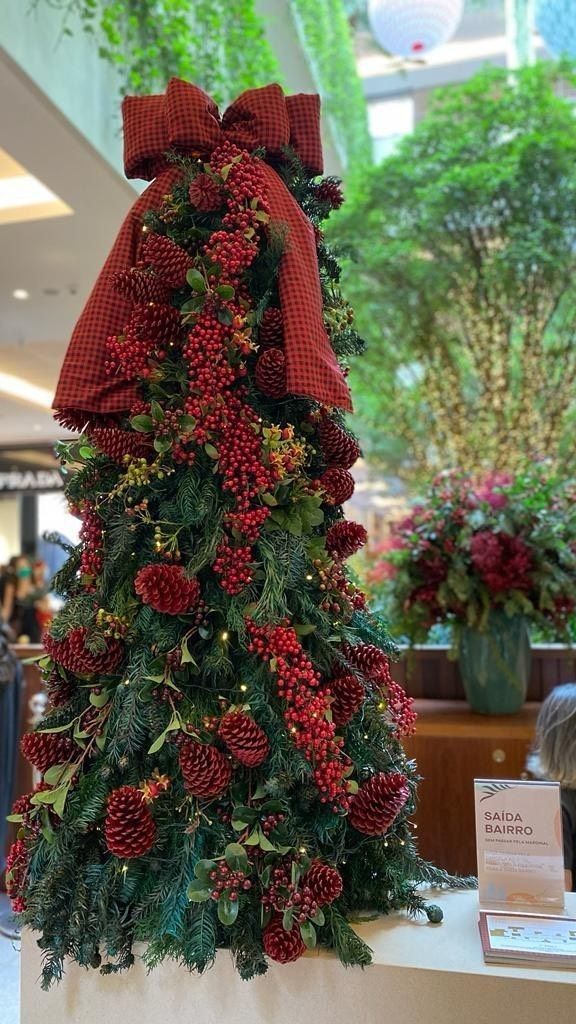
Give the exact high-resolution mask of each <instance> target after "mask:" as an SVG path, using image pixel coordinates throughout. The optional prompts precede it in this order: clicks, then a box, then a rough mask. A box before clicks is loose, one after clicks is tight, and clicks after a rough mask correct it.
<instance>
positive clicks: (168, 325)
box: [125, 302, 180, 348]
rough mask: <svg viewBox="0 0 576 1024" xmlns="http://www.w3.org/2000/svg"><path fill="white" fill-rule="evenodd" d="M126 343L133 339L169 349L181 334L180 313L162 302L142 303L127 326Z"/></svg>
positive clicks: (134, 311) (135, 307)
mask: <svg viewBox="0 0 576 1024" xmlns="http://www.w3.org/2000/svg"><path fill="white" fill-rule="evenodd" d="M125 333H126V341H127V342H128V343H130V341H131V340H132V339H137V340H138V341H145V342H149V343H151V344H153V345H154V346H155V347H156V348H159V347H161V346H165V347H167V346H168V345H169V344H170V342H171V341H174V340H175V338H177V337H178V335H179V334H180V313H179V312H178V310H177V309H175V308H174V306H167V305H166V304H165V303H161V302H146V303H143V302H140V303H138V305H137V306H134V309H133V310H132V315H131V317H130V320H129V322H128V324H127V325H126V332H125Z"/></svg>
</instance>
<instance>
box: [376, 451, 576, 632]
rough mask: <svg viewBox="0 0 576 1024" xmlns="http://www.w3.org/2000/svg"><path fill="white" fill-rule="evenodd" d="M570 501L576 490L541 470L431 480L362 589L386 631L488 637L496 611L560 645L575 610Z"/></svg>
mask: <svg viewBox="0 0 576 1024" xmlns="http://www.w3.org/2000/svg"><path fill="white" fill-rule="evenodd" d="M575 498H576V484H574V483H572V482H562V481H559V480H557V479H554V478H549V477H548V476H547V475H546V473H545V470H544V469H538V470H536V471H534V472H531V473H526V474H523V475H520V476H517V477H516V478H513V477H511V476H510V475H508V474H504V473H492V474H490V475H489V476H485V477H483V478H481V479H478V478H474V477H472V476H471V475H469V474H466V473H463V472H460V471H453V472H447V473H442V474H440V475H439V476H437V477H436V478H435V479H434V481H433V482H432V484H431V486H430V488H429V489H428V491H427V493H426V495H425V497H424V499H423V500H422V501H421V502H419V503H418V504H416V505H414V506H413V508H412V510H411V512H410V514H409V515H408V516H407V517H406V518H405V519H403V520H402V521H401V522H399V523H397V524H396V525H395V526H394V527H393V529H392V531H391V535H390V537H389V538H388V540H387V541H385V542H384V543H383V544H382V545H380V547H379V548H378V549H377V550H376V551H375V552H373V554H372V556H371V567H370V569H369V573H368V578H369V582H370V585H371V587H372V589H373V591H374V592H375V593H376V594H377V595H378V596H379V597H380V598H381V599H382V601H383V604H384V607H385V609H386V612H387V614H388V615H389V618H390V621H391V624H392V626H393V628H394V629H395V630H396V631H397V632H398V631H400V632H402V633H404V634H405V635H406V636H408V638H409V639H410V640H411V641H412V642H422V641H424V640H425V639H426V638H427V636H428V633H429V631H430V629H431V628H432V627H433V626H434V625H435V624H436V623H448V624H451V625H458V624H464V625H468V626H473V627H475V628H478V629H479V630H485V629H486V628H487V625H488V620H489V614H490V611H491V609H494V608H500V609H503V610H504V612H505V613H506V614H507V615H509V616H514V615H524V616H527V617H528V618H529V619H530V620H532V622H533V623H534V624H535V625H536V627H537V628H539V629H540V630H542V631H543V632H544V634H546V635H548V636H550V635H553V636H554V637H556V638H558V637H560V638H567V637H568V636H569V627H570V619H571V616H572V614H573V612H574V610H575V608H576V504H575Z"/></svg>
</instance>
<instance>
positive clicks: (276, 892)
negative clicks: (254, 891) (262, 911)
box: [262, 863, 319, 924]
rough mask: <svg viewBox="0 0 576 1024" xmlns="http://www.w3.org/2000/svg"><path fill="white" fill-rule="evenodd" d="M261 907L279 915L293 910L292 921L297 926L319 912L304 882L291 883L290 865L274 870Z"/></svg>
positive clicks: (311, 893) (310, 891)
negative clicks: (296, 923)
mask: <svg viewBox="0 0 576 1024" xmlns="http://www.w3.org/2000/svg"><path fill="white" fill-rule="evenodd" d="M262 905H263V906H264V907H265V908H266V910H277V911H278V912H279V913H284V912H285V911H286V910H293V911H294V920H295V921H297V922H298V924H304V922H305V921H308V920H309V918H311V917H315V915H316V914H317V913H318V910H319V906H318V903H317V901H316V899H315V897H314V893H313V892H312V890H311V889H310V887H309V886H308V885H306V880H305V879H304V881H303V882H302V883H301V884H298V883H297V882H292V877H291V864H290V863H288V864H286V865H283V866H282V867H277V868H274V870H273V872H272V878H271V881H270V885H269V886H268V888H267V889H266V890H265V891H264V893H263V895H262Z"/></svg>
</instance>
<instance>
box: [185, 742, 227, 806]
mask: <svg viewBox="0 0 576 1024" xmlns="http://www.w3.org/2000/svg"><path fill="white" fill-rule="evenodd" d="M178 757H179V761H180V769H181V771H182V775H183V778H184V787H185V789H186V790H187V791H188V793H192V795H193V796H198V797H204V798H207V797H213V796H220V794H221V793H223V792H224V790H225V789H227V788H228V785H229V783H230V779H231V777H232V768H231V767H230V762H229V761H228V760H227V758H226V757H224V754H222V753H221V752H220V751H219V750H217V748H216V747H212V746H207V745H205V744H203V743H196V741H195V740H185V741H184V743H182V744H181V746H180V751H179V754H178Z"/></svg>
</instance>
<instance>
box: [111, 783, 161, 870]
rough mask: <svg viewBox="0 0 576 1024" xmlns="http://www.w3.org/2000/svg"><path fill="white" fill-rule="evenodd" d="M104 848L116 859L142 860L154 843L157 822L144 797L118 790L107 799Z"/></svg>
mask: <svg viewBox="0 0 576 1024" xmlns="http://www.w3.org/2000/svg"><path fill="white" fill-rule="evenodd" d="M104 838H105V840H106V846H107V847H108V849H109V850H110V853H113V854H114V856H115V857H122V858H123V859H127V858H129V857H142V856H143V855H144V854H145V853H148V850H150V849H151V848H152V847H153V846H154V843H155V842H156V822H155V821H154V818H153V817H152V815H151V813H150V808H149V807H148V805H147V803H146V801H145V799H144V795H143V793H142V792H141V791H140V790H139V789H136V788H135V786H120V788H119V789H114V790H112V792H111V793H110V796H109V797H108V803H107V805H106V819H105V821H104Z"/></svg>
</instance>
